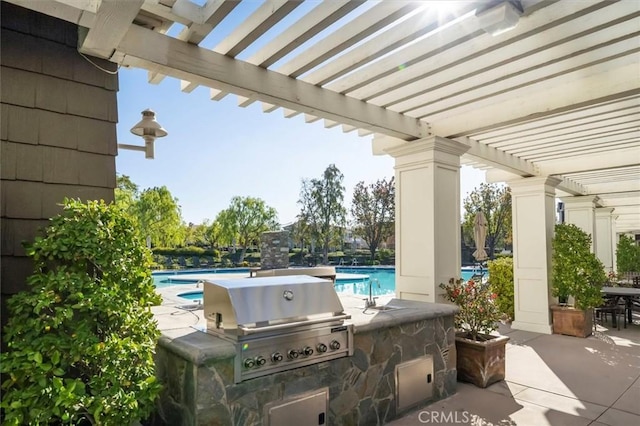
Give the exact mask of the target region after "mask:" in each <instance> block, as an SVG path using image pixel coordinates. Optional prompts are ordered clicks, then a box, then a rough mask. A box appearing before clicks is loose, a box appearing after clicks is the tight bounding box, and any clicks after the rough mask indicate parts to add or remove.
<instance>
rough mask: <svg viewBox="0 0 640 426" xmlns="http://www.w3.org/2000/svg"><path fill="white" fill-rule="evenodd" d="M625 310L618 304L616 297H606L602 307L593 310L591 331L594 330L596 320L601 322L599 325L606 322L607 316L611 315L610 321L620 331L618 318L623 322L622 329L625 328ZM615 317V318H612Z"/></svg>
mask: <svg viewBox="0 0 640 426" xmlns="http://www.w3.org/2000/svg"><path fill="white" fill-rule="evenodd" d="M625 311H626V310H625V308H624V306H621V305H619V304H618V298H617V297H606V298H604V302H603V303H602V305H600V306H598V307H596V308H594V309H593V330H594V331H595V330H596V326H597V324H598V320H601V324H602V323H604V321H606V320H607V314H611V321H612V323H613V324H615V325H616V326H617V328H618V330H620V316H622V318H623V321H624V328H627V316H626V315H625V314H626V312H625ZM614 315H615V317H614Z"/></svg>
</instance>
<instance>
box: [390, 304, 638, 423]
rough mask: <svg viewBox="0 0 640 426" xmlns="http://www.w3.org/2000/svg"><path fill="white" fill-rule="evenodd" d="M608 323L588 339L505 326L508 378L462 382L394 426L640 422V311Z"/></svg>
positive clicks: (501, 331)
mask: <svg viewBox="0 0 640 426" xmlns="http://www.w3.org/2000/svg"><path fill="white" fill-rule="evenodd" d="M607 326H608V327H609V328H605V327H607ZM605 327H601V326H600V325H598V329H597V331H596V332H595V334H594V335H592V336H590V337H588V338H586V339H582V338H577V337H568V336H560V335H544V334H537V333H531V332H525V331H520V330H512V329H510V327H508V326H502V327H501V329H500V330H499V332H500V333H501V334H506V335H508V336H510V337H511V340H510V341H509V343H508V345H507V353H506V355H507V358H506V379H505V381H503V382H500V383H496V384H494V385H492V386H490V387H489V388H487V389H480V388H477V387H475V386H473V385H469V384H466V383H458V392H457V393H456V394H455V395H453V396H452V397H449V398H447V399H444V400H441V401H438V402H435V403H433V404H430V405H427V406H424V407H420V408H416V409H414V410H413V411H411V412H410V413H408V414H406V415H405V416H403V417H402V418H400V419H398V420H395V421H393V422H391V423H389V424H390V425H392V426H414V425H421V424H437V425H460V424H470V425H487V426H488V425H524V426H529V425H531V426H543V425H562V426H564V425H612V426H613V425H616V426H617V425H620V426H632V425H640V315H638V313H637V312H636V313H634V323H633V324H629V325H627V328H626V329H624V328H622V327H621V329H620V331H618V330H617V329H614V328H610V324H605Z"/></svg>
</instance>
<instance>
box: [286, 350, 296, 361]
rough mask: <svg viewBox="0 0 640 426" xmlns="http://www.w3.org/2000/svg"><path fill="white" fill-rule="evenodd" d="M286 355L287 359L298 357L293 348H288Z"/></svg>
mask: <svg viewBox="0 0 640 426" xmlns="http://www.w3.org/2000/svg"><path fill="white" fill-rule="evenodd" d="M287 356H288V357H289V359H296V358H298V351H297V350H295V349H289V352H287Z"/></svg>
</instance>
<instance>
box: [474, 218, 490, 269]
mask: <svg viewBox="0 0 640 426" xmlns="http://www.w3.org/2000/svg"><path fill="white" fill-rule="evenodd" d="M486 238H487V218H486V217H485V216H484V213H482V211H480V210H478V213H476V217H475V219H474V221H473V239H474V241H475V243H476V251H474V252H473V257H475V259H476V260H477V261H478V262H481V261H483V260H485V259H487V258H488V256H487V252H486V251H485V250H484V242H485V239H486Z"/></svg>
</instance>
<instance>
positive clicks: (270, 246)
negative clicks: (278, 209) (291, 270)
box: [260, 231, 289, 269]
mask: <svg viewBox="0 0 640 426" xmlns="http://www.w3.org/2000/svg"><path fill="white" fill-rule="evenodd" d="M260 265H261V267H262V269H280V268H288V267H289V232H288V231H273V232H263V233H262V234H261V235H260Z"/></svg>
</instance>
